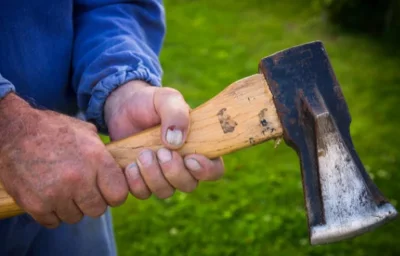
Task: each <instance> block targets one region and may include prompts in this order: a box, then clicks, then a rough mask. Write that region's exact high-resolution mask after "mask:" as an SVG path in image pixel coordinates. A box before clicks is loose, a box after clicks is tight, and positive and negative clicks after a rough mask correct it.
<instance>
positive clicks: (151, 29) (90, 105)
mask: <svg viewBox="0 0 400 256" xmlns="http://www.w3.org/2000/svg"><path fill="white" fill-rule="evenodd" d="M74 15H75V16H74V29H75V42H74V52H73V64H72V65H73V78H72V79H73V81H72V84H73V87H74V89H75V91H76V93H77V97H78V105H79V108H80V109H81V110H84V111H85V112H86V118H87V119H88V120H89V121H94V123H96V124H97V126H98V127H99V129H100V130H101V131H104V132H106V131H107V127H106V125H105V122H104V118H103V108H104V103H105V100H106V98H107V96H108V95H109V94H110V93H111V92H112V91H113V90H114V89H116V88H117V87H118V86H120V85H122V84H124V83H126V82H128V81H130V80H144V81H146V82H148V83H149V84H151V85H154V86H161V76H162V69H161V65H160V62H159V59H158V55H159V52H160V50H161V47H162V43H163V39H164V34H165V14H164V8H163V4H162V0H131V1H126V0H125V1H123V0H76V1H75V3H74Z"/></svg>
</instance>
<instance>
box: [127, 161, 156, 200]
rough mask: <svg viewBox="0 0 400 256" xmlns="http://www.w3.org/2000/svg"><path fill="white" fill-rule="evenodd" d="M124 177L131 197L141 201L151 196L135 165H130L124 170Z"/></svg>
mask: <svg viewBox="0 0 400 256" xmlns="http://www.w3.org/2000/svg"><path fill="white" fill-rule="evenodd" d="M125 177H126V180H127V181H128V185H129V190H130V192H131V193H132V195H133V196H135V197H136V198H138V199H142V200H144V199H147V198H149V197H150V196H151V191H150V189H149V187H147V185H146V183H145V182H144V180H143V177H142V175H141V174H140V170H139V167H138V165H137V164H136V163H131V164H130V165H128V166H127V167H126V168H125Z"/></svg>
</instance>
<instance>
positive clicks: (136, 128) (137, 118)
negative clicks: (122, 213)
mask: <svg viewBox="0 0 400 256" xmlns="http://www.w3.org/2000/svg"><path fill="white" fill-rule="evenodd" d="M104 111H105V112H104V114H105V116H104V117H105V121H106V124H107V126H108V129H109V133H110V137H111V139H112V140H119V139H122V138H124V137H127V136H130V135H132V134H135V133H138V132H140V131H142V130H144V129H147V128H150V127H153V126H156V125H158V124H160V123H161V136H162V141H163V144H164V146H165V148H162V149H160V150H158V151H157V152H153V151H151V150H148V149H145V150H143V151H142V152H141V153H140V154H139V157H138V160H137V162H136V163H132V164H130V165H128V166H127V168H126V169H125V176H126V179H127V181H128V185H129V188H130V191H131V193H132V194H133V195H134V196H135V197H137V198H139V199H146V198H148V197H149V196H150V195H151V194H152V193H154V194H155V195H156V196H157V197H159V198H167V197H170V196H171V195H173V193H174V190H175V189H179V190H181V191H183V192H191V191H193V190H194V189H195V188H196V186H197V183H198V181H200V180H215V179H218V178H220V177H221V176H222V174H223V172H224V166H223V162H222V159H221V158H218V159H213V160H210V159H207V158H206V157H205V156H202V155H196V154H192V155H187V156H185V158H182V157H181V156H180V155H179V154H178V153H177V152H175V151H173V150H174V149H178V148H179V147H181V146H182V145H183V143H184V141H185V140H186V137H187V134H188V130H189V124H190V121H189V106H188V105H187V104H186V102H185V100H184V99H183V97H182V95H181V94H180V93H179V92H178V91H176V90H174V89H171V88H158V87H153V86H150V85H148V84H147V83H145V82H142V81H131V82H128V83H127V84H125V85H123V86H121V87H120V88H118V89H117V90H115V91H114V92H113V93H112V94H111V95H110V96H109V97H108V98H107V101H106V104H105V109H104Z"/></svg>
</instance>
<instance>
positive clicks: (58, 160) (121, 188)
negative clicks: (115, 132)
mask: <svg viewBox="0 0 400 256" xmlns="http://www.w3.org/2000/svg"><path fill="white" fill-rule="evenodd" d="M0 116H1V119H0V130H1V133H2V136H1V138H0V179H1V181H2V183H3V184H4V186H5V188H6V190H7V191H8V192H9V193H10V195H11V196H12V197H13V198H14V199H15V200H16V202H17V203H18V204H19V205H20V206H21V207H22V208H24V209H25V210H26V211H27V212H28V213H30V214H31V215H32V216H33V217H34V218H35V219H36V220H37V221H38V222H40V223H42V224H43V225H45V226H48V227H55V226H57V225H58V224H59V219H61V220H63V221H65V222H68V223H74V222H77V221H79V220H80V219H81V217H82V214H85V215H89V216H93V217H95V216H99V215H101V214H102V213H104V211H105V210H106V207H107V205H112V206H116V205H119V204H121V203H122V202H123V201H124V200H125V198H126V196H127V184H126V181H125V179H124V174H123V172H122V170H121V169H120V168H119V167H118V165H117V164H116V163H115V161H114V159H113V158H112V156H111V155H110V154H109V153H108V151H107V150H106V148H105V146H104V145H103V143H102V142H101V140H100V139H99V137H98V136H97V134H96V128H95V127H94V126H93V125H91V124H89V123H86V122H82V121H79V120H76V119H73V118H70V117H67V116H64V115H61V114H58V113H55V112H51V111H42V110H36V109H34V108H31V107H30V106H29V105H28V104H26V103H25V102H24V101H23V100H21V99H20V98H18V97H17V96H16V95H13V94H9V95H8V96H7V97H6V98H4V99H3V100H2V101H1V102H0Z"/></svg>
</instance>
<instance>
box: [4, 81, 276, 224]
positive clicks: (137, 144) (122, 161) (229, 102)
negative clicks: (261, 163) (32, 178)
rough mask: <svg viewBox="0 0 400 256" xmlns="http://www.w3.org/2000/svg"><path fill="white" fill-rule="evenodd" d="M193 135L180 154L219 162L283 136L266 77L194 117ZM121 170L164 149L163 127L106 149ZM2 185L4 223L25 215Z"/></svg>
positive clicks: (243, 84) (235, 87)
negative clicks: (147, 150) (146, 151)
mask: <svg viewBox="0 0 400 256" xmlns="http://www.w3.org/2000/svg"><path fill="white" fill-rule="evenodd" d="M190 121H191V123H190V132H189V134H188V137H187V140H186V143H185V144H184V145H183V146H182V147H181V148H180V149H178V150H177V151H178V152H179V153H180V154H181V155H187V154H191V153H198V154H203V155H205V156H207V157H209V158H215V157H219V156H223V155H226V154H228V153H231V152H234V151H236V150H239V149H243V148H247V147H250V146H252V145H256V144H258V143H261V142H264V141H266V140H269V139H273V138H278V137H281V136H282V127H281V124H280V121H279V119H278V116H277V113H276V109H275V105H274V103H273V100H272V94H271V92H270V90H269V88H268V85H267V83H266V81H265V79H264V76H263V75H262V74H255V75H252V76H249V77H247V78H244V79H241V80H239V81H236V82H234V83H233V84H231V85H230V86H228V87H227V88H226V89H224V90H223V91H222V92H221V93H219V94H218V95H217V96H215V97H214V98H212V99H211V100H209V101H207V102H206V103H204V104H203V105H201V106H199V107H197V108H195V109H194V110H192V111H191V113H190ZM106 147H107V149H108V150H109V151H110V153H111V154H112V155H113V156H114V158H115V160H116V161H117V162H118V163H119V165H120V166H121V167H123V168H124V167H126V166H127V165H128V164H130V163H132V162H134V161H136V158H137V156H138V154H139V152H140V151H141V150H142V149H144V148H150V149H153V150H157V149H159V148H161V147H163V146H162V142H161V135H160V126H157V127H154V128H151V129H148V130H145V131H143V132H141V133H139V134H136V135H134V136H131V137H128V138H126V139H123V140H120V141H115V142H112V143H109V144H107V145H106ZM22 212H23V211H22V210H21V208H19V207H18V206H17V205H16V203H15V202H14V200H13V199H12V198H11V197H10V196H9V195H8V194H7V192H6V191H5V190H4V189H3V188H2V187H1V184H0V219H1V218H6V217H11V216H15V215H17V214H20V213H22Z"/></svg>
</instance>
